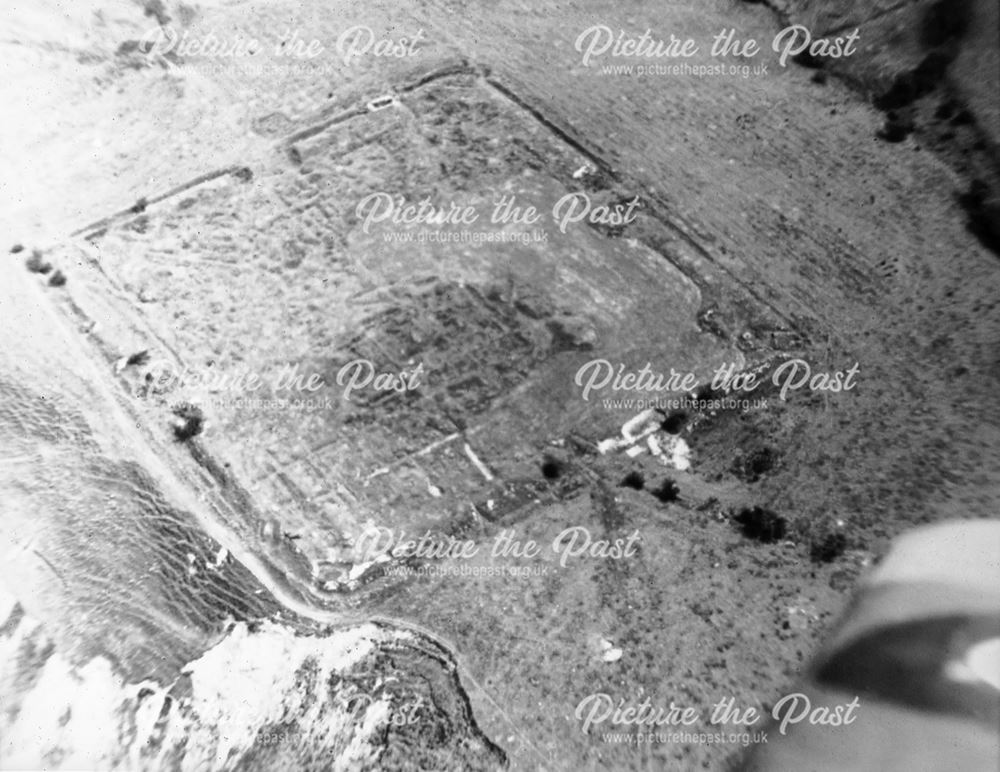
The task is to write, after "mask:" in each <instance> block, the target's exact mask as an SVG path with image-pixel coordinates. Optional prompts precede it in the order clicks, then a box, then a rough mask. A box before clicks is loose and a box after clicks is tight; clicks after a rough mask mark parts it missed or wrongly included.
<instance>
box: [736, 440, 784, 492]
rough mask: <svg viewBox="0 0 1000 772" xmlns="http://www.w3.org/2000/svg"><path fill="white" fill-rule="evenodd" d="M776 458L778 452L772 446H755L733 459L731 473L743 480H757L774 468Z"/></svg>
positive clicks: (752, 481) (751, 481)
mask: <svg viewBox="0 0 1000 772" xmlns="http://www.w3.org/2000/svg"><path fill="white" fill-rule="evenodd" d="M778 458H779V455H778V452H777V451H776V450H774V449H773V448H769V447H766V446H765V447H760V448H755V449H754V450H752V451H750V452H749V453H746V454H744V455H742V456H739V457H738V458H736V459H735V460H734V461H733V474H735V475H736V476H737V477H739V478H740V479H741V480H743V481H744V482H748V483H754V482H757V481H758V480H760V478H761V477H763V476H764V475H765V474H767V473H768V472H770V471H771V470H772V469H773V468H774V466H775V464H776V463H777V462H778Z"/></svg>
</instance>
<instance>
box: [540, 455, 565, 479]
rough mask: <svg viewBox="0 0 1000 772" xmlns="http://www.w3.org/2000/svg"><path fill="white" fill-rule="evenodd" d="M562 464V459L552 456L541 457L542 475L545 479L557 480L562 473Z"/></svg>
mask: <svg viewBox="0 0 1000 772" xmlns="http://www.w3.org/2000/svg"><path fill="white" fill-rule="evenodd" d="M563 469H564V465H563V463H562V461H560V460H559V459H557V458H553V457H552V456H546V457H545V458H544V459H542V477H544V478H545V479H546V480H558V479H559V478H560V477H561V476H562V473H563Z"/></svg>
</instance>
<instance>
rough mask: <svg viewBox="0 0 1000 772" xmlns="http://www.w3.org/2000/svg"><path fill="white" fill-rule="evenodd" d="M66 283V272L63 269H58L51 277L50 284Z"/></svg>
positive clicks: (59, 284)
mask: <svg viewBox="0 0 1000 772" xmlns="http://www.w3.org/2000/svg"><path fill="white" fill-rule="evenodd" d="M64 284H66V274H64V273H63V272H62V271H56V272H55V273H53V274H52V275H51V276H50V277H49V285H51V286H53V287H62V286H63V285H64Z"/></svg>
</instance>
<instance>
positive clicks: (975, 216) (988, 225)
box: [958, 179, 1000, 255]
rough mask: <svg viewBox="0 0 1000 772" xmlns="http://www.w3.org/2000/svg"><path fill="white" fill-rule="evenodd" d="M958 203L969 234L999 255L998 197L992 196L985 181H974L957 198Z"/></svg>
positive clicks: (999, 215) (999, 217)
mask: <svg viewBox="0 0 1000 772" xmlns="http://www.w3.org/2000/svg"><path fill="white" fill-rule="evenodd" d="M958 203H959V205H960V206H961V207H962V209H963V210H965V214H966V216H967V217H968V220H967V221H966V227H967V228H968V229H969V232H970V233H972V234H973V235H974V236H975V237H976V238H977V239H979V243H980V244H982V245H983V246H984V247H986V248H987V249H989V250H991V251H993V252H994V253H996V254H998V255H1000V197H998V196H996V195H994V194H992V192H991V191H990V186H989V185H988V184H987V183H986V182H985V181H983V180H981V179H974V180H973V181H972V183H971V184H970V185H969V190H968V191H966V192H965V193H962V194H960V195H959V196H958Z"/></svg>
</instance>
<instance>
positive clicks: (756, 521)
mask: <svg viewBox="0 0 1000 772" xmlns="http://www.w3.org/2000/svg"><path fill="white" fill-rule="evenodd" d="M733 520H734V521H735V522H736V523H738V524H739V526H740V529H741V530H742V532H743V535H744V536H746V537H747V538H748V539H753V540H754V541H759V542H764V543H770V542H776V541H778V540H780V539H783V538H784V536H785V534H786V533H788V523H787V521H786V520H785V518H783V517H781V516H779V515H776V514H775V513H774V512H772V511H771V510H770V509H765V508H764V507H746V508H745V509H741V510H740V511H739V512H738V513H737V514H736V515H734V516H733Z"/></svg>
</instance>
